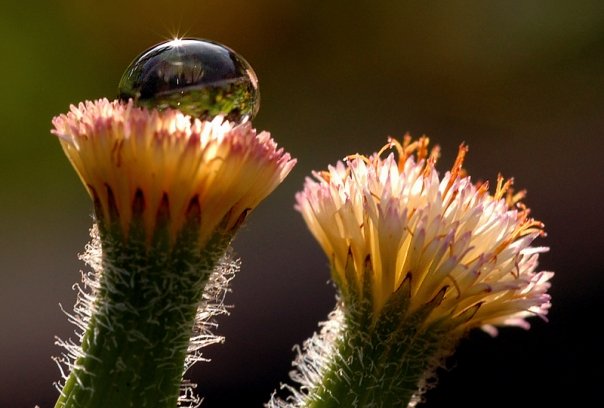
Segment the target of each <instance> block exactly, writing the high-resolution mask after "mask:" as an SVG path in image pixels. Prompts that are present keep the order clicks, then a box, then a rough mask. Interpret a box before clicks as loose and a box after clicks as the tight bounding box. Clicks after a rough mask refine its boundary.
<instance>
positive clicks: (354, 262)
mask: <svg viewBox="0 0 604 408" xmlns="http://www.w3.org/2000/svg"><path fill="white" fill-rule="evenodd" d="M391 148H395V151H396V153H397V155H398V158H397V157H396V156H395V154H393V153H390V154H388V155H387V156H386V157H382V156H383V155H384V154H385V153H386V152H387V151H388V150H389V149H391ZM466 152H467V147H466V146H464V145H462V146H461V147H460V149H459V154H458V156H457V160H456V161H455V163H454V165H453V167H452V169H451V170H450V171H449V172H447V173H446V174H445V175H444V176H442V177H440V176H439V175H438V173H437V171H436V170H435V163H436V160H437V157H438V155H439V151H438V148H435V149H432V151H431V152H429V150H428V138H426V137H422V138H420V139H419V140H416V141H411V138H410V137H408V136H407V137H405V139H404V141H403V143H402V144H401V143H399V142H398V141H396V140H393V139H391V140H390V142H389V143H388V144H387V145H386V146H385V147H384V148H383V149H382V150H381V151H380V152H379V153H376V154H374V155H372V156H370V157H365V156H360V155H355V156H350V157H348V158H347V159H346V161H345V162H339V163H337V164H336V165H335V166H330V167H329V168H328V170H326V171H323V172H315V173H314V179H310V178H309V179H307V180H306V183H305V187H304V190H303V191H302V192H300V193H298V194H297V196H296V200H297V205H296V208H297V210H298V211H300V212H301V214H302V216H303V217H304V220H305V221H306V224H307V225H308V227H309V229H310V231H311V232H312V234H313V235H314V236H315V238H316V239H317V241H318V242H319V244H320V245H321V247H322V248H323V250H324V251H325V253H326V254H327V256H328V258H329V260H330V262H331V267H332V277H333V280H334V281H335V283H336V286H337V288H338V292H339V299H340V301H339V303H338V307H337V308H336V312H335V313H334V314H332V316H331V319H330V322H328V323H327V324H325V325H324V329H323V331H322V332H321V333H320V334H319V335H317V336H316V337H315V338H313V339H312V340H310V341H308V342H307V343H306V346H305V348H306V353H305V354H303V355H301V356H300V357H299V358H298V360H297V361H296V362H295V365H296V366H297V368H298V373H297V374H295V375H294V379H296V380H297V381H298V382H300V383H301V384H302V388H301V391H299V390H295V389H293V388H290V389H291V390H292V392H293V394H294V396H295V397H296V398H295V399H294V401H295V402H294V403H289V402H287V403H286V402H284V401H280V400H277V399H274V400H273V401H272V402H271V403H270V404H269V406H287V407H291V406H305V407H323V406H332V405H330V404H331V403H334V402H337V404H338V406H359V407H360V406H383V407H394V406H400V407H404V406H407V405H408V404H409V402H410V401H414V400H415V401H416V400H417V397H418V395H419V394H420V393H421V391H422V390H423V387H424V386H425V384H426V379H427V378H428V377H429V376H431V375H432V374H433V371H434V369H435V368H436V366H437V364H438V363H439V362H440V361H441V359H442V358H443V357H444V356H446V355H448V354H449V353H450V352H451V351H452V350H453V348H454V346H455V345H456V343H457V341H458V340H459V339H460V338H461V337H462V336H463V335H464V334H465V333H467V332H468V331H469V330H470V329H472V328H474V327H482V328H484V329H486V330H487V331H489V332H490V333H493V334H494V333H495V327H497V326H506V325H516V326H521V327H525V328H528V323H527V322H526V320H525V319H526V318H527V317H530V316H541V317H543V318H545V316H546V314H547V311H548V308H549V306H550V297H549V295H548V294H547V289H548V288H549V279H550V278H551V277H552V275H553V274H552V273H551V272H537V271H536V267H537V260H538V256H539V254H540V253H542V252H545V251H546V250H547V248H543V247H533V246H531V243H532V242H533V240H534V239H535V238H537V237H538V236H540V235H542V234H543V232H542V228H543V226H542V224H541V223H540V222H538V221H535V220H533V219H531V218H530V217H529V210H528V208H526V207H525V206H524V205H523V204H522V203H521V202H520V200H521V199H522V198H523V196H524V192H520V193H516V194H514V193H513V191H512V189H511V184H512V181H511V180H507V181H505V180H504V179H503V178H502V177H501V176H500V177H499V178H498V180H497V186H496V189H495V192H494V193H493V194H492V195H491V194H489V191H488V184H487V183H482V184H474V183H472V182H471V180H470V178H469V177H468V176H466V175H465V172H464V171H463V169H462V164H463V161H464V157H465V155H466Z"/></svg>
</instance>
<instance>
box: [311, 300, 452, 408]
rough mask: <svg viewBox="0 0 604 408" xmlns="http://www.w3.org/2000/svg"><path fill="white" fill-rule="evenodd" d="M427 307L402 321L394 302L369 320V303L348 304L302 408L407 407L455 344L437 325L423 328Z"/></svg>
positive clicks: (399, 307) (398, 307) (399, 303)
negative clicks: (332, 349)
mask: <svg viewBox="0 0 604 408" xmlns="http://www.w3.org/2000/svg"><path fill="white" fill-rule="evenodd" d="M399 300H400V299H399ZM402 307H404V305H402ZM431 308H432V305H426V306H424V308H422V309H420V310H418V311H416V312H414V313H411V314H409V315H407V316H406V317H404V318H403V319H402V320H401V314H400V310H401V302H400V301H399V302H397V301H395V302H393V303H392V304H390V305H387V306H386V307H385V308H384V311H383V312H382V314H381V316H380V317H379V318H378V319H377V320H375V321H372V320H371V315H372V310H371V305H370V304H369V303H362V302H355V301H354V300H350V299H349V302H348V303H347V304H346V306H345V310H346V315H345V319H344V327H343V329H342V332H341V337H340V338H339V339H338V340H337V343H336V345H335V353H334V355H333V356H332V358H331V362H330V363H329V364H328V366H327V369H326V370H325V371H324V373H323V377H322V379H321V381H320V383H319V384H317V386H316V387H315V389H314V390H310V392H309V394H308V396H307V399H306V403H305V405H304V406H305V407H307V408H336V407H363V408H388V407H407V406H408V405H409V403H410V402H411V401H412V400H413V398H414V397H417V396H418V395H419V394H420V393H421V391H423V390H422V388H423V386H424V384H423V383H424V382H425V380H426V379H427V378H428V377H430V376H431V375H432V374H433V372H434V370H435V369H436V367H437V366H438V364H439V362H440V361H441V359H442V358H443V356H445V355H446V354H447V353H448V352H449V351H450V350H451V349H452V344H453V343H454V341H455V340H454V339H451V338H449V337H447V335H446V333H445V332H444V331H443V330H442V329H439V327H438V326H433V327H424V326H423V322H424V320H425V317H426V315H427V313H428V312H429V310H431ZM395 311H398V313H394V312H395Z"/></svg>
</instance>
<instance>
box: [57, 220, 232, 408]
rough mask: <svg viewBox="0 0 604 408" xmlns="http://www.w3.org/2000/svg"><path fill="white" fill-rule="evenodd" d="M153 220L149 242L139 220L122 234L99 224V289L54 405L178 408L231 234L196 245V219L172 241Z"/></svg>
mask: <svg viewBox="0 0 604 408" xmlns="http://www.w3.org/2000/svg"><path fill="white" fill-rule="evenodd" d="M158 224H159V225H158V227H157V228H156V232H155V234H154V236H153V237H152V239H151V240H149V239H147V237H146V236H145V233H144V228H143V227H142V221H141V220H140V219H138V220H137V219H135V220H134V221H133V222H132V225H131V228H130V230H129V233H128V236H127V238H125V237H124V236H123V234H122V232H121V229H120V228H119V226H118V224H117V223H113V224H110V225H109V227H107V228H102V223H99V225H100V227H101V228H100V232H101V243H102V257H103V258H102V264H103V271H102V275H101V279H100V287H99V288H98V289H97V291H96V293H95V295H96V299H95V303H94V311H93V314H92V317H91V319H90V322H89V325H88V328H87V330H86V332H85V334H84V337H83V341H82V356H81V357H80V358H78V359H77V361H76V362H75V365H74V367H73V370H72V371H71V373H70V375H69V377H68V378H67V380H66V383H65V386H64V387H63V390H62V392H61V396H60V398H59V399H58V401H57V403H56V405H55V408H84V407H86V408H101V407H103V408H107V407H111V408H122V407H123V408H125V407H157V408H163V407H165V408H174V407H176V406H177V401H178V397H179V394H180V384H181V381H182V376H183V370H184V363H185V358H186V356H187V349H188V345H189V338H190V336H191V334H192V329H193V325H194V322H195V316H196V313H197V307H198V306H199V304H200V301H201V299H202V294H203V290H204V287H205V285H206V283H207V281H208V278H209V276H210V273H211V272H212V270H213V269H214V267H215V265H216V263H217V262H218V260H219V259H220V258H221V256H222V255H223V254H224V252H225V250H226V248H227V247H228V245H229V243H230V236H229V235H228V234H220V233H217V234H216V235H215V236H214V237H213V238H212V239H211V240H210V241H209V242H208V243H207V244H206V245H205V246H204V248H203V249H200V246H199V241H198V229H197V227H196V226H195V225H196V223H195V222H191V223H189V224H188V226H186V227H184V228H183V229H182V230H181V232H180V234H179V235H178V237H177V239H176V242H170V238H169V235H168V224H167V222H166V223H164V224H163V225H162V224H161V223H158ZM198 224H199V223H197V225H198ZM149 241H151V243H150V242H149Z"/></svg>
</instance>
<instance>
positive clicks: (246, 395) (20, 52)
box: [0, 0, 604, 408]
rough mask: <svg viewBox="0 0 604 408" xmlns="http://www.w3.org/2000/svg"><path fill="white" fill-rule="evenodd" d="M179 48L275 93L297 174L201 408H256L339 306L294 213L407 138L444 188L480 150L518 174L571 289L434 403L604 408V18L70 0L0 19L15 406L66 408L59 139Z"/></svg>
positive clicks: (0, 255) (78, 232)
mask: <svg viewBox="0 0 604 408" xmlns="http://www.w3.org/2000/svg"><path fill="white" fill-rule="evenodd" d="M423 3H426V4H423ZM428 3H429V4H428ZM174 34H186V35H189V36H197V37H204V38H209V39H213V40H216V41H220V42H222V43H224V44H226V45H228V46H230V47H232V48H234V49H236V50H237V51H239V52H240V53H241V54H242V55H244V56H245V58H246V59H247V60H248V61H249V62H250V63H251V64H252V66H253V67H254V68H255V70H256V72H257V74H258V77H259V78H260V86H261V90H262V108H261V110H260V114H259V115H258V117H257V119H256V121H255V125H256V126H257V127H258V128H262V129H268V130H270V131H271V132H272V134H273V136H274V137H275V138H276V139H277V140H278V141H279V143H280V144H281V145H283V146H285V147H286V148H287V149H288V150H289V151H290V152H292V154H293V155H294V156H295V157H297V158H298V159H299V165H298V166H297V168H296V169H295V170H294V171H293V173H292V174H291V176H290V177H289V178H288V179H287V180H286V181H285V183H284V184H283V185H282V186H281V187H280V188H279V189H278V190H277V191H276V192H275V194H273V195H272V196H271V197H269V199H267V201H266V202H265V203H263V204H262V205H261V206H260V207H259V208H258V209H257V210H256V212H255V213H254V214H253V215H252V217H251V219H250V220H249V222H248V224H247V226H246V227H245V228H244V229H243V230H242V231H241V233H240V234H239V237H238V238H237V240H236V242H235V249H236V251H237V253H238V255H239V256H240V257H241V258H242V260H243V269H242V271H241V273H240V275H239V276H238V277H237V278H236V279H235V281H234V284H233V293H232V295H230V296H229V298H228V302H229V303H231V304H235V305H236V307H235V308H234V309H233V310H232V315H231V316H230V317H228V318H222V319H220V328H219V330H218V332H219V333H220V334H224V335H226V336H227V342H226V344H224V345H222V346H213V347H210V348H208V349H207V356H208V357H211V358H212V359H213V361H212V362H211V363H205V364H200V365H198V366H196V367H195V368H194V369H193V370H192V371H191V374H190V375H189V377H191V378H192V379H193V380H194V381H197V382H199V383H200V384H201V386H200V389H201V392H202V394H203V395H204V396H206V401H205V403H204V406H205V407H210V408H212V407H260V406H261V404H262V402H264V401H266V400H267V399H268V397H269V395H270V393H271V392H272V390H273V389H274V388H275V387H276V386H277V385H278V383H279V381H284V380H286V378H287V372H288V370H289V364H290V360H291V358H292V356H293V353H292V351H291V348H292V346H293V345H294V344H296V343H300V342H301V341H302V340H304V339H305V338H306V337H308V336H309V335H311V333H312V332H313V331H314V330H315V328H316V324H317V321H319V320H321V319H324V318H325V316H326V315H327V313H328V311H329V310H330V309H331V308H332V307H333V304H334V290H333V288H332V287H331V286H330V285H329V284H328V283H327V280H328V267H327V261H326V259H325V257H324V255H323V254H322V253H321V251H320V249H319V248H318V245H317V244H316V243H315V242H314V241H313V239H312V237H311V235H310V234H309V233H308V231H307V230H306V228H305V226H304V224H303V222H302V219H301V217H300V216H299V215H298V214H297V213H296V212H295V211H294V210H293V203H294V198H293V195H294V193H295V192H296V191H298V190H299V189H300V188H301V187H302V183H303V179H304V177H305V176H306V175H307V174H309V172H310V170H311V169H320V168H323V167H325V166H326V165H327V164H328V163H333V162H335V161H336V160H337V159H340V158H342V157H343V156H344V155H346V154H351V153H356V152H360V153H371V152H372V151H375V150H376V149H378V148H379V147H381V146H382V144H383V143H384V141H385V137H386V136H387V135H395V136H401V135H402V134H403V133H404V132H406V131H410V132H411V133H412V134H414V135H420V134H422V133H426V134H428V135H429V136H430V137H431V138H432V140H433V141H434V142H436V143H439V144H441V146H442V147H443V152H444V154H443V158H442V160H441V163H440V164H441V167H440V168H441V169H443V170H444V169H446V167H447V166H449V165H450V163H451V161H452V159H453V158H454V155H455V152H456V147H457V145H458V144H459V143H460V142H462V141H466V142H467V143H468V144H469V145H470V149H471V150H470V155H469V158H468V161H467V167H468V169H469V171H470V173H471V174H472V175H473V177H474V178H475V179H494V178H495V177H496V176H497V173H498V172H499V171H501V172H503V174H504V175H506V176H515V178H516V181H517V185H518V186H519V187H526V188H527V189H528V191H529V196H528V198H527V200H526V202H527V204H528V205H529V206H530V207H531V208H532V209H533V214H534V215H535V217H537V218H539V219H541V220H543V221H544V222H545V224H546V226H547V231H548V233H549V236H548V237H547V238H546V239H543V240H540V241H539V242H538V244H539V245H548V246H550V247H551V253H548V254H545V255H544V256H543V257H542V261H541V265H542V268H543V269H546V270H554V271H556V273H557V275H556V277H555V279H554V281H553V288H552V290H551V293H552V296H553V308H552V311H551V315H550V320H551V322H550V323H549V324H544V323H542V322H540V321H534V329H533V330H531V331H530V332H525V331H522V330H514V329H510V330H504V331H503V332H502V333H501V335H500V336H499V337H498V338H496V339H490V338H489V337H488V336H486V335H484V334H481V333H474V335H472V336H470V338H469V339H468V340H467V341H465V342H464V343H463V344H462V346H461V347H460V350H459V352H458V353H457V354H456V355H455V357H453V358H452V359H451V361H450V366H451V367H452V369H451V370H450V371H447V372H443V373H441V375H440V386H439V387H438V388H437V389H436V390H434V391H433V392H430V393H429V394H428V403H427V404H426V405H425V406H426V407H439V406H445V404H453V405H460V406H464V407H466V408H469V407H485V406H486V407H491V406H514V407H524V406H538V407H541V406H548V405H552V404H553V403H554V402H556V403H558V404H559V403H562V404H565V403H566V404H568V405H567V406H570V407H574V406H598V405H601V404H602V402H603V401H604V398H603V397H602V395H601V392H600V390H599V388H598V387H601V385H600V383H601V378H602V374H601V367H602V363H603V361H602V360H603V358H602V357H603V352H602V348H601V346H600V344H601V340H600V337H599V336H598V335H596V332H597V331H599V330H601V327H600V326H601V324H602V321H603V319H602V315H601V313H602V309H603V306H604V302H603V301H602V296H601V293H602V289H603V283H604V278H603V275H602V266H601V265H602V262H601V259H602V255H603V250H604V246H603V242H604V238H603V234H602V231H603V227H604V223H603V221H604V216H603V215H602V212H603V208H602V204H601V202H602V200H603V198H604V197H603V196H604V194H603V192H602V191H603V190H602V181H603V175H604V159H603V158H602V154H601V148H602V146H603V145H604V144H603V140H602V138H603V136H604V115H603V114H602V112H603V111H604V71H603V69H604V3H602V2H601V1H596V0H594V1H589V0H579V1H574V2H570V1H564V0H552V1H546V0H543V1H537V0H526V1H510V2H503V1H501V2H496V1H490V2H488V1H487V2H485V1H476V2H461V1H448V2H405V1H398V2H394V1H392V2H390V1H386V0H382V1H369V0H362V1H358V2H344V1H342V2H337V1H331V2H329V1H328V2H326V1H318V0H312V1H293V0H260V1H254V2H251V1H245V0H239V1H237V0H222V1H217V0H213V1H190V2H180V3H178V2H167V1H158V0H148V1H139V0H136V1H130V2H126V1H119V2H118V1H109V2H103V4H102V5H101V3H100V2H93V1H90V0H85V1H75V0H62V1H56V2H46V1H33V2H25V1H21V2H12V1H11V2H10V3H9V4H3V6H2V10H1V12H0V52H1V54H0V55H2V59H1V62H0V77H1V78H2V85H1V86H2V87H1V89H2V92H3V97H2V99H1V102H0V103H1V109H0V154H1V160H0V182H1V188H0V323H1V329H0V407H16V408H20V407H33V406H34V405H35V404H39V405H40V406H41V407H52V406H53V403H54V400H55V399H56V396H57V392H56V391H55V390H54V389H53V388H52V382H53V381H55V380H57V379H58V377H59V372H58V370H57V368H56V367H55V366H54V364H53V362H52V361H51V359H50V356H51V355H56V354H58V353H59V352H60V350H59V349H57V348H56V347H55V346H53V336H55V335H60V336H63V337H67V336H69V335H70V333H71V332H72V329H73V328H72V327H70V326H69V325H68V324H67V322H66V318H65V316H63V315H62V313H61V312H60V310H59V307H58V303H59V302H61V303H62V304H64V305H66V306H69V305H71V304H72V303H73V300H74V293H73V292H72V291H71V285H72V284H73V283H74V282H75V281H77V279H78V276H79V275H78V270H79V269H80V268H81V267H82V265H81V264H80V263H79V262H78V261H77V259H76V253H78V252H80V251H81V250H82V249H83V247H84V244H85V243H86V241H87V230H88V227H89V225H90V222H91V218H90V212H91V207H90V203H89V199H88V197H87V196H86V194H85V192H84V189H83V188H82V186H81V185H80V183H79V181H78V179H77V177H76V175H75V173H74V172H73V171H72V169H71V168H70V165H69V164H68V162H67V160H66V159H65V157H63V153H62V152H61V150H60V148H59V144H58V143H57V141H56V140H55V139H54V138H53V137H51V136H50V134H49V129H50V120H51V118H52V116H53V115H56V114H58V113H62V112H64V111H66V110H67V107H68V105H69V104H70V103H75V102H79V101H81V100H84V99H93V98H98V97H103V96H107V97H110V98H111V97H113V96H114V95H115V93H116V86H117V82H118V81H119V78H120V76H121V73H122V71H123V69H124V68H125V67H126V66H127V65H128V64H129V63H130V61H131V60H132V59H133V58H134V57H135V56H136V55H137V54H138V53H139V52H141V51H142V50H144V49H145V48H147V47H149V46H151V45H153V44H154V43H157V42H159V41H161V40H163V39H166V38H169V37H170V36H171V35H174Z"/></svg>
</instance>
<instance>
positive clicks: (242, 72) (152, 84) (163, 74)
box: [118, 39, 260, 122]
mask: <svg viewBox="0 0 604 408" xmlns="http://www.w3.org/2000/svg"><path fill="white" fill-rule="evenodd" d="M118 92H119V95H118V97H119V98H120V99H122V100H128V99H129V98H132V99H133V100H134V102H135V103H136V104H137V105H139V106H143V107H146V108H150V109H151V108H153V109H158V110H162V109H166V108H174V109H179V110H180V111H181V112H183V113H185V114H187V115H191V116H194V117H197V118H200V119H211V118H213V117H214V116H216V115H224V116H225V117H226V118H227V119H228V120H233V121H237V122H240V121H245V120H249V119H252V118H253V117H254V116H255V115H256V113H258V108H259V107H260V92H259V90H258V79H257V78H256V74H255V73H254V70H253V69H252V67H251V66H250V64H248V62H247V61H246V60H244V59H243V57H241V56H240V55H239V54H237V53H236V52H235V51H233V50H231V49H230V48H227V47H225V46H224V45H221V44H218V43H215V42H212V41H207V40H199V39H178V40H172V41H167V42H163V43H160V44H157V45H155V46H153V47H151V48H149V49H148V50H147V51H145V52H143V53H142V54H141V55H139V56H138V57H137V58H136V59H135V60H134V61H133V62H132V63H131V64H130V66H129V67H128V68H127V69H126V72H124V75H122V79H121V80H120V84H119V87H118Z"/></svg>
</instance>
